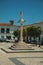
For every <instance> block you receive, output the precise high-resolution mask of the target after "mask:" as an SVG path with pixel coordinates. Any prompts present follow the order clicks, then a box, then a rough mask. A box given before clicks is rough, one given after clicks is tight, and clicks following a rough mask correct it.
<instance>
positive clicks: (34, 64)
mask: <svg viewBox="0 0 43 65" xmlns="http://www.w3.org/2000/svg"><path fill="white" fill-rule="evenodd" d="M12 44H13V43H0V65H43V53H40V52H39V53H9V54H8V53H5V52H4V51H2V50H1V48H2V47H4V48H5V47H6V48H8V47H9V46H11V45H12ZM35 48H36V47H35ZM37 49H40V48H38V47H37ZM42 50H43V49H42ZM40 51H41V49H40Z"/></svg>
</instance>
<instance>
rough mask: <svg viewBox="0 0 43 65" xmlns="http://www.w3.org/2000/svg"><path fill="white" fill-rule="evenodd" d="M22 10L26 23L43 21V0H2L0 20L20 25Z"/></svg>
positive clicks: (0, 1)
mask: <svg viewBox="0 0 43 65" xmlns="http://www.w3.org/2000/svg"><path fill="white" fill-rule="evenodd" d="M21 10H22V11H23V18H24V20H25V22H24V24H25V25H27V24H33V23H37V22H40V21H43V0H0V22H4V23H5V22H7V23H9V21H10V20H14V24H15V25H19V23H18V20H19V18H20V11H21Z"/></svg>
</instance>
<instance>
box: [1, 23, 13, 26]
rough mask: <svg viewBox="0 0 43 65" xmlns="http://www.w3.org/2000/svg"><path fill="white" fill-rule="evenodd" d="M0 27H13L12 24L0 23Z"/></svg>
mask: <svg viewBox="0 0 43 65" xmlns="http://www.w3.org/2000/svg"><path fill="white" fill-rule="evenodd" d="M0 26H13V25H12V24H7V23H0Z"/></svg>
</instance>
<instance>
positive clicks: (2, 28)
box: [0, 23, 18, 40]
mask: <svg viewBox="0 0 43 65" xmlns="http://www.w3.org/2000/svg"><path fill="white" fill-rule="evenodd" d="M17 29H18V27H17V26H15V25H12V24H7V23H5V24H4V23H0V39H2V40H4V39H6V40H12V39H13V38H14V34H13V32H14V30H17Z"/></svg>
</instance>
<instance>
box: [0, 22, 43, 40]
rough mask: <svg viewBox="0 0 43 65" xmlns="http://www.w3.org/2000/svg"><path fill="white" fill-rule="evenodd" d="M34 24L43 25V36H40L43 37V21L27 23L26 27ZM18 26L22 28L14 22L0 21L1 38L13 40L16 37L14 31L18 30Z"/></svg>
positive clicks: (42, 27) (42, 31)
mask: <svg viewBox="0 0 43 65" xmlns="http://www.w3.org/2000/svg"><path fill="white" fill-rule="evenodd" d="M32 25H33V26H40V27H41V36H40V37H41V38H43V21H42V22H38V23H34V24H31V25H26V26H25V27H28V26H32ZM18 28H19V29H20V26H16V25H14V24H12V22H10V23H0V39H8V40H12V39H13V37H14V35H13V32H14V30H17V29H18Z"/></svg>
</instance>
